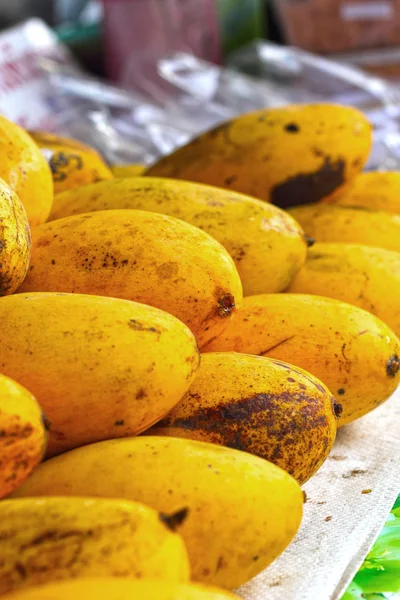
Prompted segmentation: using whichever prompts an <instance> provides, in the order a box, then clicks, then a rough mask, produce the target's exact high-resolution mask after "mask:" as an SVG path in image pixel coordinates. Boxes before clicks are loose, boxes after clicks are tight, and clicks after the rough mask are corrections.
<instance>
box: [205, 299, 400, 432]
mask: <svg viewBox="0 0 400 600" xmlns="http://www.w3.org/2000/svg"><path fill="white" fill-rule="evenodd" d="M204 351H205V352H229V351H234V352H247V353H249V354H258V355H261V356H268V357H271V358H276V359H278V360H283V361H285V362H288V363H291V364H292V365H296V366H297V367H301V368H302V369H305V370H306V371H308V372H309V373H312V375H314V376H315V377H318V379H320V380H321V381H323V382H324V383H325V385H327V386H328V388H329V389H330V391H331V392H332V394H333V395H334V396H335V397H336V398H337V401H338V402H340V404H342V407H343V412H342V415H341V417H340V419H339V420H338V426H339V427H340V426H342V425H346V423H350V421H354V420H355V419H358V418H359V417H361V416H363V415H365V414H366V413H368V412H370V411H371V410H372V409H374V408H375V407H376V406H378V405H379V404H381V403H382V402H384V401H385V400H387V398H389V396H390V395H391V394H392V393H393V392H394V391H395V389H396V387H397V385H398V383H399V381H400V374H399V368H400V359H399V357H400V346H399V341H398V339H397V337H396V336H395V334H394V333H393V332H392V330H391V329H390V328H389V327H388V326H387V325H386V324H385V323H383V322H382V321H380V320H379V319H378V318H377V317H375V316H374V315H371V314H370V313H368V312H366V311H364V310H362V309H360V308H358V307H356V306H351V305H350V304H347V303H344V302H340V301H339V300H332V299H331V298H322V297H320V296H310V295H307V294H269V295H261V296H250V297H248V298H245V299H244V303H243V307H242V309H241V310H240V311H238V313H237V314H236V315H235V318H234V319H233V320H232V323H231V324H230V326H229V328H228V329H227V331H226V332H225V333H224V334H223V335H222V336H221V337H220V338H219V339H218V340H215V341H214V342H213V343H212V344H211V345H210V346H207V347H206V348H205V349H204Z"/></svg>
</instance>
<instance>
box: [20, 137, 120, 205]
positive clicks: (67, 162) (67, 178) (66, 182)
mask: <svg viewBox="0 0 400 600" xmlns="http://www.w3.org/2000/svg"><path fill="white" fill-rule="evenodd" d="M30 134H31V136H32V138H33V139H34V140H35V142H36V144H37V145H38V146H39V148H40V149H41V151H42V154H43V155H44V157H45V158H46V160H47V161H48V163H49V166H50V169H51V172H52V175H53V182H54V193H55V194H58V193H59V192H63V191H65V190H69V189H71V188H75V187H80V186H83V185H87V184H89V183H93V182H95V181H102V180H103V179H111V178H112V177H113V174H112V172H111V170H110V168H109V167H108V166H107V165H106V163H105V162H104V160H103V159H102V158H101V156H100V154H99V153H98V152H97V151H96V150H95V149H94V148H91V147H90V146H88V145H87V144H83V143H82V142H78V141H77V140H74V139H71V138H66V137H62V136H58V135H53V134H51V133H46V132H44V131H31V132H30Z"/></svg>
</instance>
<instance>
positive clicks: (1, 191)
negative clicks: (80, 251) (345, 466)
mask: <svg viewBox="0 0 400 600" xmlns="http://www.w3.org/2000/svg"><path fill="white" fill-rule="evenodd" d="M30 256H31V230H30V227H29V223H28V217H27V215H26V211H25V209H24V207H23V205H22V203H21V201H20V199H19V198H18V196H17V195H16V194H15V192H13V191H12V189H11V188H10V187H9V186H8V185H7V184H6V183H5V181H3V180H2V179H0V296H6V295H7V294H12V293H13V292H15V290H17V289H18V287H19V286H20V285H21V283H22V282H23V280H24V278H25V275H26V272H27V270H28V267H29V260H30Z"/></svg>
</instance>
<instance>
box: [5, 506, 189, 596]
mask: <svg viewBox="0 0 400 600" xmlns="http://www.w3.org/2000/svg"><path fill="white" fill-rule="evenodd" d="M163 519H165V520H166V522H165V523H164V522H163ZM168 523H169V517H168V516H165V517H164V516H163V515H160V514H158V513H157V512H156V511H155V510H152V509H151V508H148V507H147V506H143V505H142V504H139V503H136V502H127V501H126V500H113V499H103V498H102V499H98V498H67V497H58V498H19V499H17V500H3V501H2V502H0V539H1V559H2V560H1V561H0V594H4V593H5V592H9V591H11V590H15V589H19V588H29V587H32V586H34V585H38V584H41V583H47V582H51V581H57V580H62V579H71V578H74V577H79V576H81V577H101V576H109V577H131V578H137V579H141V578H150V579H151V578H154V579H163V580H165V581H172V582H178V581H187V580H188V579H189V561H188V556H187V552H186V548H185V546H184V543H183V541H182V539H181V537H180V536H179V535H178V534H177V533H174V531H173V530H172V528H171V527H170V526H168ZM77 598H79V596H77Z"/></svg>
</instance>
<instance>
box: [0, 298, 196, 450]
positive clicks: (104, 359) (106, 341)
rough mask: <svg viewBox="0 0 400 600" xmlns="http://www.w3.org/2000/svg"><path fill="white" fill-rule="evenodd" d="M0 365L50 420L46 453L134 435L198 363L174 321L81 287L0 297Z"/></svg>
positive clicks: (192, 344) (172, 399) (163, 408)
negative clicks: (63, 291)
mask: <svg viewBox="0 0 400 600" xmlns="http://www.w3.org/2000/svg"><path fill="white" fill-rule="evenodd" d="M0 322H1V323H2V328H1V344H0V365H1V370H2V372H3V373H4V374H5V375H8V376H9V377H12V378H13V379H15V380H16V381H18V382H19V383H21V384H22V385H24V386H26V387H27V389H29V390H30V391H31V392H32V393H33V394H34V395H35V396H36V398H37V399H38V401H39V403H40V405H41V407H42V408H43V410H44V412H45V414H46V416H47V417H48V418H49V419H50V421H51V430H50V436H49V447H48V454H47V455H48V456H52V455H54V454H58V453H60V452H63V451H65V450H68V449H70V448H75V447H77V446H81V445H83V444H88V443H90V442H95V441H98V440H103V439H108V438H116V437H122V436H129V435H135V434H137V433H139V432H140V431H143V430H144V429H147V428H148V427H150V425H152V424H153V423H155V422H156V421H158V419H161V418H162V417H163V416H164V415H165V414H167V412H168V411H169V410H171V409H172V408H173V407H174V405H175V404H176V403H177V402H178V401H179V400H180V399H181V398H182V396H183V395H184V394H185V392H186V391H187V390H188V389H189V387H190V384H191V383H192V381H193V379H194V377H195V373H196V371H197V368H198V364H199V355H198V351H197V347H196V341H195V339H194V337H193V335H192V333H191V332H190V331H189V329H188V328H187V327H185V325H183V323H181V322H180V321H178V320H177V319H175V317H173V316H171V315H169V314H167V313H164V312H162V311H159V310H157V309H155V308H152V307H151V306H144V305H141V304H137V303H134V302H129V301H126V300H118V299H115V298H102V297H95V296H83V295H80V294H41V293H38V294H16V295H13V296H6V297H4V298H1V299H0Z"/></svg>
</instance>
